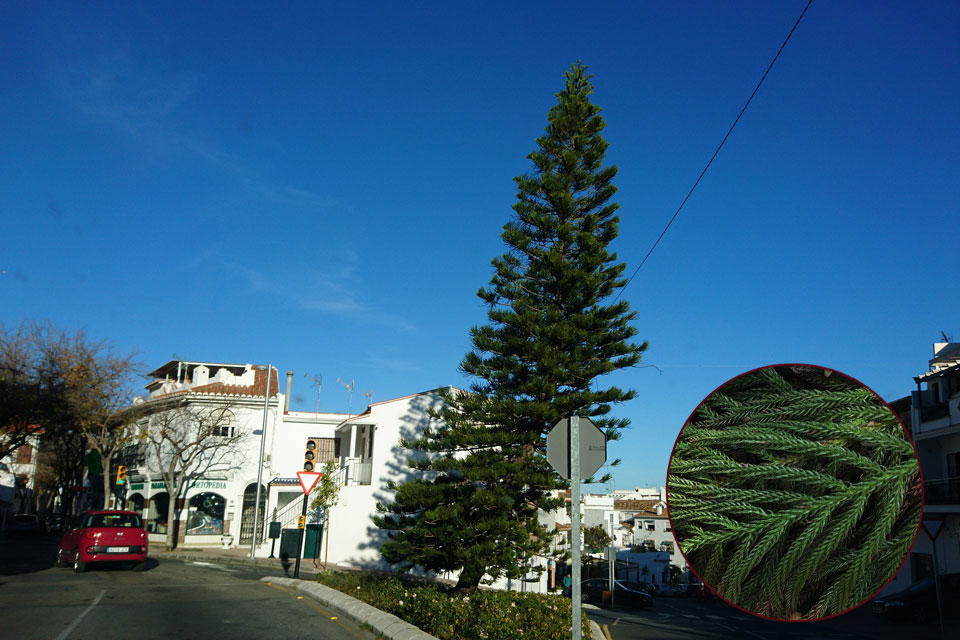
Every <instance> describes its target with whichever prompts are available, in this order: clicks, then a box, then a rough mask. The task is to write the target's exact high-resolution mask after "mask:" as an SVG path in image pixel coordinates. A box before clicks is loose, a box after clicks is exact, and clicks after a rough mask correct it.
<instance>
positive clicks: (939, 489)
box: [923, 478, 960, 505]
mask: <svg viewBox="0 0 960 640" xmlns="http://www.w3.org/2000/svg"><path fill="white" fill-rule="evenodd" d="M923 501H924V503H926V504H958V505H960V478H943V479H940V480H925V481H924V483H923Z"/></svg>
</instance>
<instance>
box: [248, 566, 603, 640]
mask: <svg viewBox="0 0 960 640" xmlns="http://www.w3.org/2000/svg"><path fill="white" fill-rule="evenodd" d="M260 582H266V583H267V584H279V585H282V586H284V587H289V588H291V589H296V590H297V591H299V592H301V593H304V594H306V595H308V596H310V597H311V598H313V599H314V600H317V601H319V602H322V603H323V604H324V605H326V606H328V607H330V608H331V609H336V610H337V611H339V612H340V613H342V614H343V617H345V618H347V619H348V620H351V621H353V622H355V623H357V624H358V625H364V624H365V625H366V626H367V627H369V628H370V630H371V631H373V632H374V633H377V634H379V635H381V636H383V637H384V638H387V639H388V640H438V638H437V637H436V636H432V635H430V634H429V633H427V632H425V631H423V630H421V629H420V628H419V627H415V626H413V625H412V624H410V623H409V622H405V621H403V620H401V619H400V618H398V617H397V616H395V615H393V614H392V613H385V612H383V611H380V610H379V609H377V608H375V607H373V606H371V605H369V604H367V603H366V602H362V601H360V600H357V599H356V598H354V597H353V596H348V595H347V594H345V593H343V592H342V591H337V590H336V589H332V588H330V587H327V586H324V585H322V584H320V583H318V582H304V581H303V580H295V579H294V578H282V577H276V578H274V577H270V576H264V577H263V578H260ZM590 635H591V636H592V640H605V637H604V635H603V631H602V630H601V629H600V625H599V624H597V623H596V622H594V621H593V620H590Z"/></svg>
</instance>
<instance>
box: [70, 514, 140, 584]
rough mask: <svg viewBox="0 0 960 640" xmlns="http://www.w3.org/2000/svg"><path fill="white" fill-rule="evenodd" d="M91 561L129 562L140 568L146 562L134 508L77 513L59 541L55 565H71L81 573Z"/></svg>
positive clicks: (137, 516) (138, 569)
mask: <svg viewBox="0 0 960 640" xmlns="http://www.w3.org/2000/svg"><path fill="white" fill-rule="evenodd" d="M91 562H117V563H131V564H133V568H134V571H143V570H144V568H145V567H146V562H147V532H146V531H144V529H143V520H142V519H141V518H140V514H139V513H137V512H135V511H87V512H86V513H82V514H80V517H79V518H77V520H75V521H74V523H73V525H72V526H71V527H70V529H69V530H68V531H67V532H66V533H65V534H63V538H62V539H61V540H60V550H59V551H57V566H60V567H65V566H67V565H69V564H73V570H74V571H76V572H77V573H83V572H84V571H85V570H86V569H87V565H88V564H90V563H91Z"/></svg>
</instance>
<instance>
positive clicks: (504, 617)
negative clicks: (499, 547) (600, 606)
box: [317, 571, 590, 640]
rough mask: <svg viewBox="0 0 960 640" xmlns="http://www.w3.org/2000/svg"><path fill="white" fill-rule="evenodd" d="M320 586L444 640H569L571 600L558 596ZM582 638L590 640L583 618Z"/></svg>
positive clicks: (355, 580)
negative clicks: (360, 601) (345, 595)
mask: <svg viewBox="0 0 960 640" xmlns="http://www.w3.org/2000/svg"><path fill="white" fill-rule="evenodd" d="M317 582H319V583H321V584H324V585H326V586H328V587H332V588H334V589H337V590H339V591H342V592H343V593H346V594H348V595H351V596H353V597H355V598H357V599H358V600H362V601H364V602H366V603H368V604H370V605H373V606H374V607H376V608H377V609H380V610H381V611H385V612H387V613H391V614H393V615H395V616H397V617H398V618H401V619H403V620H405V621H407V622H409V623H410V624H412V625H414V626H416V627H419V628H420V629H422V630H423V631H425V632H427V633H429V634H431V635H434V636H436V637H437V638H440V640H517V639H518V638H525V639H528V640H560V639H561V638H569V637H570V613H571V611H570V607H571V605H570V600H569V599H567V598H563V597H561V596H556V595H548V594H539V593H516V592H513V591H475V592H474V593H471V594H470V595H466V596H465V595H462V594H458V593H456V592H454V591H453V589H452V588H451V587H447V586H445V585H441V584H437V583H434V582H426V581H421V580H416V579H414V578H410V577H404V576H395V575H380V574H372V573H364V572H360V571H356V572H347V573H338V572H327V573H321V574H320V575H318V576H317ZM583 637H584V638H589V637H590V629H589V626H588V622H587V616H586V615H584V616H583Z"/></svg>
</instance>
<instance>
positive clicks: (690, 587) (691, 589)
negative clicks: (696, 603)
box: [681, 582, 703, 598]
mask: <svg viewBox="0 0 960 640" xmlns="http://www.w3.org/2000/svg"><path fill="white" fill-rule="evenodd" d="M702 590H703V585H702V584H700V583H699V582H691V583H690V584H687V585H683V587H682V592H681V595H684V596H687V597H688V598H695V597H696V596H697V594H699V593H700V592H701V591H702Z"/></svg>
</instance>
